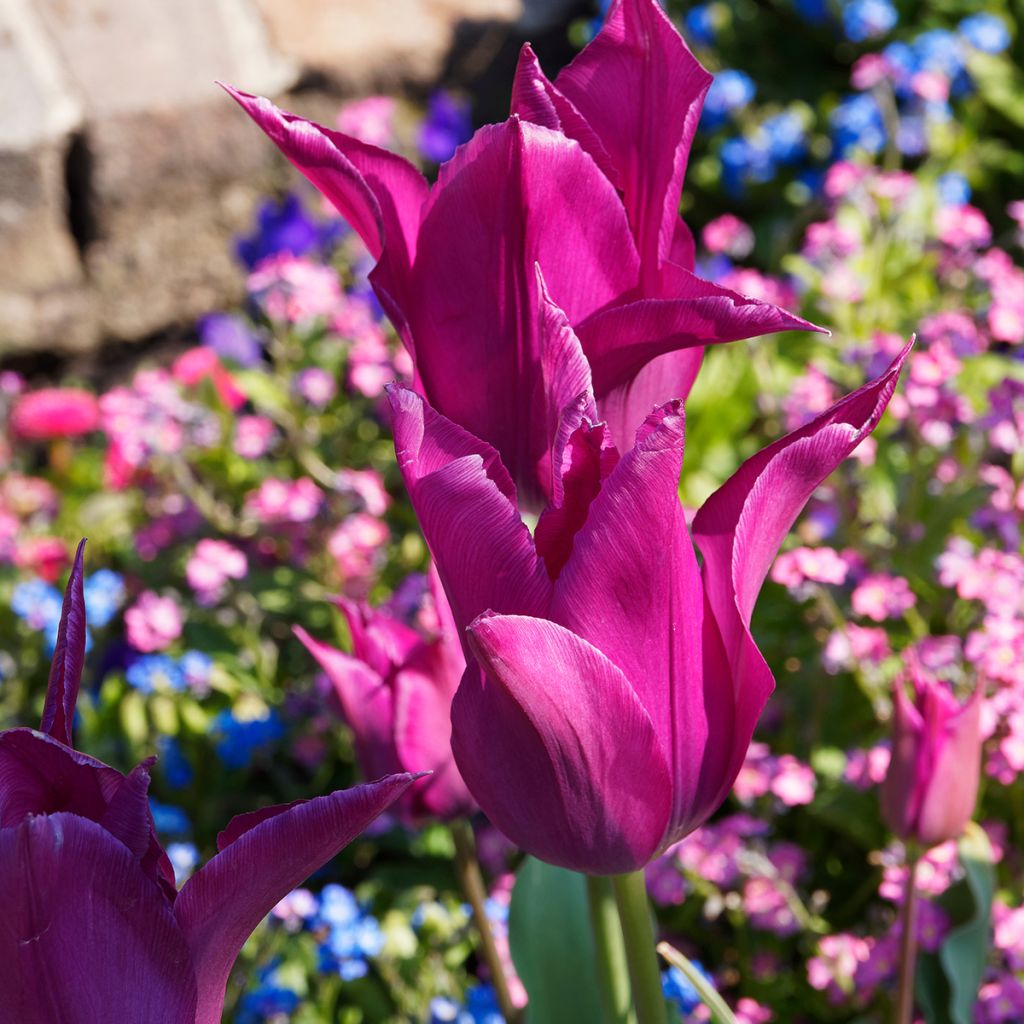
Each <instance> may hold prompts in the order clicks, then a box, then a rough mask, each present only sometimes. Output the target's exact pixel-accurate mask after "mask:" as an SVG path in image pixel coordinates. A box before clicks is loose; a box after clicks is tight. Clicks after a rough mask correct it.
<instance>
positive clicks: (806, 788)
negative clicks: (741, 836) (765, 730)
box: [733, 742, 817, 807]
mask: <svg viewBox="0 0 1024 1024" xmlns="http://www.w3.org/2000/svg"><path fill="white" fill-rule="evenodd" d="M816 786H817V782H816V779H815V775H814V771H813V769H812V768H811V767H810V766H809V765H806V764H803V763H802V762H801V761H799V760H798V759H797V758H796V757H794V756H793V755H792V754H779V755H775V754H772V753H771V751H770V750H769V748H768V747H767V746H766V745H765V744H764V743H758V742H754V743H751V744H750V749H749V750H748V751H747V756H746V760H744V762H743V767H742V768H741V769H740V773H739V776H738V777H737V779H736V782H735V784H734V786H733V793H734V794H735V796H736V798H737V799H738V800H739V801H740V802H741V803H744V804H749V803H752V802H753V801H754V800H757V799H758V798H759V797H763V796H766V795H768V794H771V795H772V796H774V797H775V798H776V799H777V800H779V802H780V803H782V804H783V805H785V806H786V807H798V806H800V805H801V804H809V803H810V802H811V801H812V800H813V799H814V791H815V789H816Z"/></svg>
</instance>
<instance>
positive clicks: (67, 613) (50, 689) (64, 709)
mask: <svg viewBox="0 0 1024 1024" xmlns="http://www.w3.org/2000/svg"><path fill="white" fill-rule="evenodd" d="M84 554H85V540H84V539H83V540H81V541H79V542H78V551H77V552H76V553H75V564H74V565H73V566H72V567H71V575H70V576H69V577H68V585H67V589H66V590H65V591H64V605H63V607H62V608H61V612H60V625H59V626H58V627H57V645H56V647H55V648H54V651H53V661H52V663H51V665H50V681H49V683H48V684H47V687H46V704H45V705H44V706H43V722H42V725H41V726H40V728H41V729H42V731H43V732H45V733H48V734H49V735H50V736H52V737H53V738H54V739H55V740H59V741H60V742H61V743H63V744H65V745H66V746H69V747H70V746H71V727H72V725H73V724H74V720H75V704H76V703H77V702H78V687H79V686H80V685H81V682H82V670H83V668H84V667H85V593H84V590H83V586H82V560H83V557H84Z"/></svg>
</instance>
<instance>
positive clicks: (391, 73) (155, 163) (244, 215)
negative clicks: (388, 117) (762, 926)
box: [0, 0, 567, 358]
mask: <svg viewBox="0 0 1024 1024" xmlns="http://www.w3.org/2000/svg"><path fill="white" fill-rule="evenodd" d="M566 6H567V4H566V3H564V2H563V0H533V2H531V0H526V2H525V4H524V0H386V2H385V0H0V98H2V103H0V358H4V357H10V356H11V355H14V354H17V353H22V352H32V351H46V352H76V351H77V352H81V351H86V350H89V349H91V348H94V347H95V346H96V345H97V344H98V343H100V342H101V341H104V340H111V339H114V340H132V339H137V338H141V337H145V336H147V335H151V334H153V333H156V332H159V331H161V330H164V329H165V328H167V327H168V326H169V325H173V324H183V323H187V322H189V321H190V320H192V319H194V318H195V317H196V316H197V315H199V314H201V313H203V312H205V311H208V310H210V309H213V308H216V307H217V306H218V305H221V304H223V303H225V302H230V301H232V300H233V299H235V298H237V290H238V288H239V287H240V275H239V273H238V270H237V268H236V267H235V266H233V265H232V263H231V258H230V254H229V251H228V250H229V246H228V243H227V239H229V238H230V236H231V235H232V234H235V233H237V232H238V231H239V230H241V229H242V228H243V227H244V226H245V225H247V224H248V222H249V220H250V217H251V214H252V209H253V206H254V203H255V202H256V200H257V199H258V198H259V196H260V195H262V194H265V193H266V191H267V190H268V189H269V188H272V187H274V186H275V185H279V184H281V183H282V181H283V175H284V168H283V167H282V164H281V163H280V162H279V160H278V159H277V157H276V153H275V151H274V149H273V147H272V146H270V145H269V144H268V143H267V142H266V141H265V139H264V138H263V136H262V134H261V133H260V132H258V131H256V130H255V129H254V128H253V126H252V125H251V124H250V123H249V121H248V119H246V118H245V117H243V116H240V113H239V111H238V109H237V107H235V105H234V104H233V103H231V102H230V101H229V100H228V99H227V98H226V97H225V96H224V95H223V94H221V93H220V91H219V90H218V89H217V88H216V87H215V86H214V84H213V83H214V81H215V80H216V79H224V80H227V81H230V82H233V83H235V84H237V85H239V86H240V87H242V88H244V89H246V90H249V91H251V92H257V93H262V94H264V95H269V96H272V97H275V98H279V99H280V98H281V97H283V100H281V101H282V102H283V104H284V105H286V106H290V107H291V108H292V109H296V110H298V111H300V112H301V111H302V110H303V103H304V97H305V99H307V100H308V101H310V102H312V97H309V96H306V94H305V93H303V92H300V93H294V92H293V93H291V94H289V91H290V90H294V89H296V87H299V88H300V89H303V88H306V89H308V88H309V87H310V86H311V85H313V86H315V88H316V89H319V90H320V91H321V93H322V92H323V91H325V90H326V91H327V92H329V93H330V94H331V95H334V96H344V95H358V94H365V93H368V92H371V91H375V90H380V89H400V88H407V87H410V86H412V87H414V88H415V87H419V88H426V87H427V86H429V85H430V84H431V83H432V82H436V81H437V80H438V78H439V77H440V76H441V74H442V72H443V71H444V70H445V69H446V68H448V67H449V66H450V61H451V57H452V53H453V48H454V47H455V46H456V42H457V40H458V39H460V38H464V37H465V33H466V29H467V28H470V29H472V31H471V32H470V35H471V37H472V38H473V39H475V40H477V42H478V43H479V42H480V40H483V41H484V42H483V45H482V49H481V53H482V55H483V56H482V58H481V59H483V60H484V61H486V60H488V59H489V56H488V55H489V54H490V53H491V52H496V50H497V49H498V48H499V47H500V46H501V44H502V43H503V42H504V41H505V40H506V38H507V37H509V36H510V34H514V33H515V31H516V23H517V22H518V23H519V25H520V26H522V25H524V24H526V23H527V22H529V23H530V26H531V28H536V27H539V28H541V29H542V28H543V23H544V22H545V21H546V20H550V19H551V18H553V17H554V18H557V17H559V16H560V15H562V14H563V13H564V9H565V8H566ZM524 7H525V8H526V10H525V11H524ZM322 98H323V97H322V95H321V97H320V100H321V105H322Z"/></svg>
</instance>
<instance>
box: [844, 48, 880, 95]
mask: <svg viewBox="0 0 1024 1024" xmlns="http://www.w3.org/2000/svg"><path fill="white" fill-rule="evenodd" d="M888 76H889V62H888V61H887V60H886V59H885V57H883V56H882V55H881V54H880V53H865V54H864V55H863V56H862V57H858V58H857V60H856V61H854V64H853V67H852V68H851V69H850V84H851V85H852V86H853V87H854V89H870V88H872V87H873V86H876V85H878V83H879V82H884V81H885V79H886V78H887V77H888Z"/></svg>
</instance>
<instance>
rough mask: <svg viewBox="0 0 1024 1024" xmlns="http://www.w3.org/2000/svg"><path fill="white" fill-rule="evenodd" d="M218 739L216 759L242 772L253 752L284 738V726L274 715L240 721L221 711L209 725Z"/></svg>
mask: <svg viewBox="0 0 1024 1024" xmlns="http://www.w3.org/2000/svg"><path fill="white" fill-rule="evenodd" d="M210 731H211V732H212V733H213V735H214V736H216V737H217V743H216V747H215V749H216V751H217V756H218V757H219V758H220V759H221V761H222V762H223V763H224V764H225V765H226V766H227V767H228V768H245V767H246V766H247V765H248V764H249V762H250V761H251V760H252V755H253V753H254V752H255V751H257V750H259V749H260V748H262V747H266V746H268V745H269V744H271V743H273V742H274V741H275V740H278V739H280V738H281V737H282V736H283V735H284V726H283V725H282V724H281V720H280V719H279V718H278V716H277V714H276V713H275V712H274V711H273V710H271V709H269V708H268V709H267V711H266V713H265V714H264V715H263V717H262V718H250V719H246V720H245V721H242V720H240V719H238V718H235V716H234V715H233V714H232V713H231V712H230V711H222V712H221V713H220V714H219V715H217V717H216V718H214V720H213V722H212V723H211V724H210Z"/></svg>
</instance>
